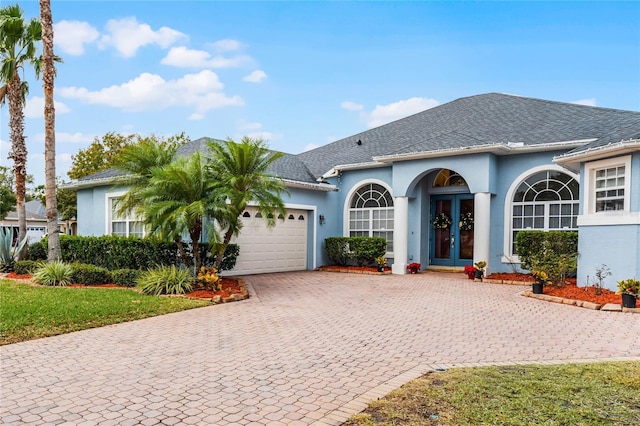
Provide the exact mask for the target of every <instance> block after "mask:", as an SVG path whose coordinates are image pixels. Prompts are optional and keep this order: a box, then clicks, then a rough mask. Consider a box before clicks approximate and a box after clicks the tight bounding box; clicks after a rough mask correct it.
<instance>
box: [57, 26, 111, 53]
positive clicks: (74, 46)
mask: <svg viewBox="0 0 640 426" xmlns="http://www.w3.org/2000/svg"><path fill="white" fill-rule="evenodd" d="M53 32H54V33H55V37H54V39H53V40H54V43H55V44H56V46H58V47H60V49H61V50H62V51H63V52H64V53H66V54H68V55H72V56H79V55H82V54H83V53H84V45H85V44H91V43H93V42H95V41H96V40H97V39H98V37H99V36H100V33H99V32H98V30H96V29H95V28H93V27H92V26H91V25H89V23H87V22H80V21H60V22H58V23H57V24H54V25H53Z"/></svg>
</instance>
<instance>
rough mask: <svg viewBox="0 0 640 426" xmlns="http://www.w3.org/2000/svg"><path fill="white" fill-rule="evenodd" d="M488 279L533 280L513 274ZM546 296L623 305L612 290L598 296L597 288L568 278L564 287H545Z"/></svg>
mask: <svg viewBox="0 0 640 426" xmlns="http://www.w3.org/2000/svg"><path fill="white" fill-rule="evenodd" d="M487 278H488V279H495V280H511V281H524V282H531V281H533V278H531V275H530V274H511V273H496V274H491V275H489V276H487ZM543 292H544V294H548V295H549V296H556V297H562V298H564V299H572V300H583V301H585V302H593V303H597V304H599V305H606V304H607V303H615V304H618V305H619V304H620V303H622V296H620V295H619V294H616V293H615V292H613V291H611V290H607V289H606V288H603V289H602V294H600V295H597V294H596V288H595V287H593V286H589V287H578V286H577V285H576V279H575V278H567V284H565V285H564V286H563V287H560V288H557V287H553V286H545V287H544V290H543Z"/></svg>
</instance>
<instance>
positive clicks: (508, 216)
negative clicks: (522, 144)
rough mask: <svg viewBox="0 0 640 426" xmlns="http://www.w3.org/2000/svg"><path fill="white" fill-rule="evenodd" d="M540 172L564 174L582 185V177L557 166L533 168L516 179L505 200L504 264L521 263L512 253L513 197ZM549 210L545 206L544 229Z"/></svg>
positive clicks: (546, 225) (546, 224)
mask: <svg viewBox="0 0 640 426" xmlns="http://www.w3.org/2000/svg"><path fill="white" fill-rule="evenodd" d="M540 172H560V173H564V174H566V175H569V176H571V177H572V178H573V179H575V180H576V181H577V182H578V183H580V175H578V174H576V173H573V172H572V171H570V170H567V169H565V168H563V167H560V166H558V165H556V164H549V165H542V166H537V167H533V168H531V169H529V170H527V171H525V172H523V173H521V174H520V175H519V176H518V177H516V178H515V179H514V180H513V182H512V183H511V186H510V187H509V190H508V191H507V194H506V196H505V199H504V240H503V251H502V263H520V258H519V257H518V255H517V254H513V253H511V248H512V247H513V241H512V240H513V237H512V236H513V206H514V203H513V196H514V195H515V193H516V191H517V189H518V188H519V187H520V185H521V184H522V182H524V181H525V180H526V179H528V178H529V177H531V176H533V175H535V174H537V173H540ZM579 194H580V192H579ZM576 201H577V202H580V200H576ZM544 203H547V202H544ZM540 204H542V203H540ZM549 204H554V202H549ZM547 210H548V207H547V206H545V228H544V229H546V228H547V227H548V212H547ZM579 218H580V216H578V220H579ZM579 225H580V222H579V221H578V226H579ZM544 229H543V230H544Z"/></svg>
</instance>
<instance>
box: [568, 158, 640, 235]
mask: <svg viewBox="0 0 640 426" xmlns="http://www.w3.org/2000/svg"><path fill="white" fill-rule="evenodd" d="M621 166H623V167H624V168H625V169H624V175H625V179H624V201H623V203H624V206H623V208H622V210H605V211H601V212H596V172H597V171H598V170H602V169H610V168H613V167H621ZM631 166H632V156H631V155H624V156H621V157H614V158H607V159H605V160H598V161H591V162H588V163H585V165H584V176H585V179H584V185H583V187H584V191H583V196H582V197H583V199H584V203H583V206H584V207H583V211H582V215H581V216H579V217H578V226H598V225H633V224H635V225H638V224H640V212H632V211H631V192H632V191H633V190H634V188H633V187H632V182H631V181H632V173H631ZM637 190H638V189H637V188H636V189H635V191H637Z"/></svg>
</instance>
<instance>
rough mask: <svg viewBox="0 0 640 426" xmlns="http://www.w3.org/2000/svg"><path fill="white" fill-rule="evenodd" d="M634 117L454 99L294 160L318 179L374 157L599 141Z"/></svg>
mask: <svg viewBox="0 0 640 426" xmlns="http://www.w3.org/2000/svg"><path fill="white" fill-rule="evenodd" d="M639 119H640V113H639V112H634V111H623V110H616V109H607V108H597V107H590V106H584V105H576V104H569V103H562V102H555V101H547V100H542V99H532V98H525V97H520V96H513V95H504V94H499V93H488V94H484V95H477V96H471V97H467V98H461V99H457V100H455V101H452V102H449V103H446V104H443V105H440V106H437V107H435V108H431V109H428V110H426V111H423V112H419V113H417V114H414V115H411V116H409V117H406V118H403V119H400V120H397V121H393V122H391V123H388V124H385V125H383V126H380V127H377V128H374V129H371V130H367V131H365V132H362V133H358V134H356V135H353V136H349V137H347V138H344V139H341V140H338V141H336V142H333V143H331V144H328V145H325V146H321V147H319V148H316V149H314V150H312V151H307V152H304V153H302V154H299V157H300V158H301V159H302V160H303V161H304V162H305V163H306V164H307V166H308V167H309V168H310V169H311V171H312V173H313V174H314V175H316V176H320V175H322V174H323V173H325V172H327V171H328V170H330V169H331V168H332V167H333V166H335V165H338V164H357V163H365V162H369V161H371V160H372V157H376V156H385V155H393V154H406V153H414V152H422V151H434V150H440V149H450V148H462V147H471V146H480V145H488V144H496V143H499V144H507V143H516V144H523V145H525V146H533V145H539V144H546V143H552V142H564V141H572V140H581V139H592V138H600V137H603V136H605V135H607V134H609V133H611V132H612V131H614V130H615V129H620V128H625V127H629V126H631V127H633V126H636V130H637V127H638V123H637V122H638V120H639ZM358 140H360V141H361V142H362V144H361V145H358V144H357V141H358Z"/></svg>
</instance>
